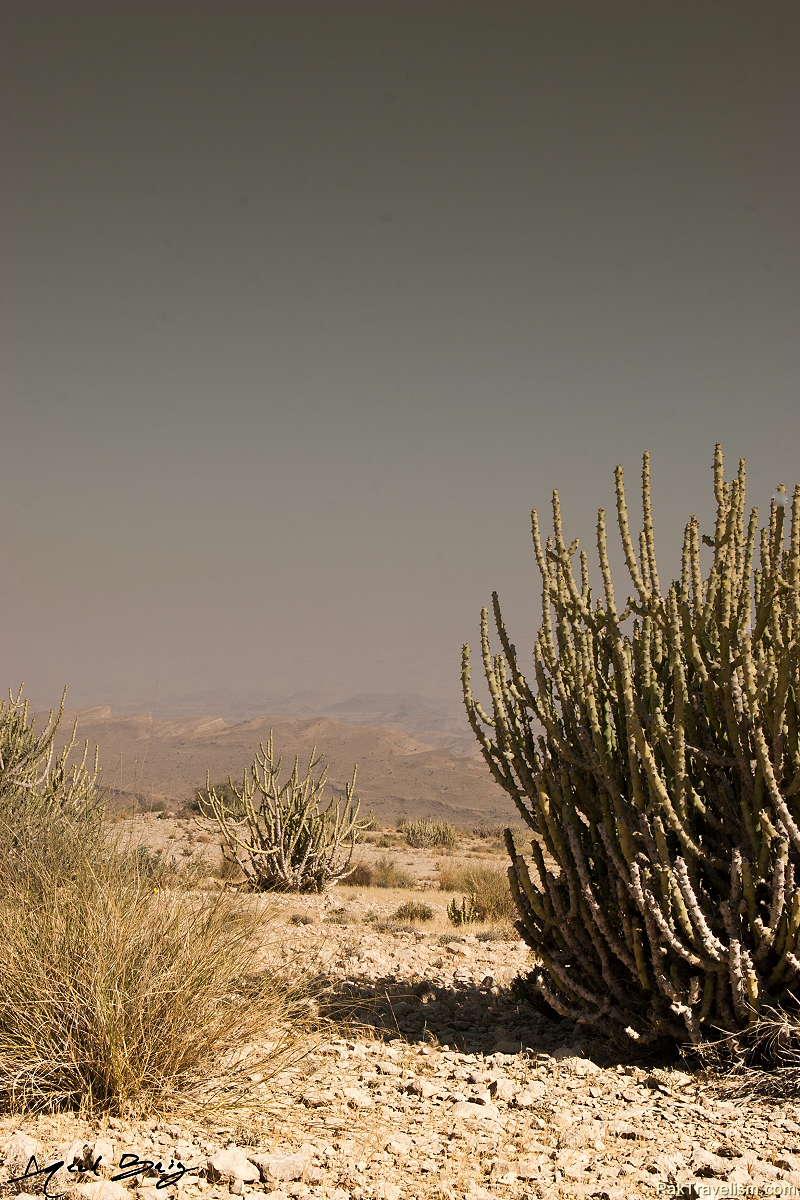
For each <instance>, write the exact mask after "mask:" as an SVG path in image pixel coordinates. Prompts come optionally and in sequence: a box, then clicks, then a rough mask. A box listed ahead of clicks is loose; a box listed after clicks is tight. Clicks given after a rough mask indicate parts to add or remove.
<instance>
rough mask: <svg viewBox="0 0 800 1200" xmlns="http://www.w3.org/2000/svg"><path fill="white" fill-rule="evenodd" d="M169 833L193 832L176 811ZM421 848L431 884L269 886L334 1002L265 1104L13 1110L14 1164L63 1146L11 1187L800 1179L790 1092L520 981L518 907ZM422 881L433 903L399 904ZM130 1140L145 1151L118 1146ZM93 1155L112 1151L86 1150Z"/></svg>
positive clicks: (121, 1197)
mask: <svg viewBox="0 0 800 1200" xmlns="http://www.w3.org/2000/svg"><path fill="white" fill-rule="evenodd" d="M148 828H149V827H148ZM187 828H188V827H187ZM166 832H167V831H165V829H164V828H161V827H159V830H158V837H160V838H162V840H163V839H164V838H165V836H166ZM171 836H172V839H173V842H175V843H176V844H180V841H181V839H182V838H183V837H184V836H185V837H187V838H191V837H192V834H191V833H190V832H187V833H185V834H184V832H182V828H181V827H180V826H179V825H176V826H175V830H173V833H172V835H171ZM153 837H155V825H153ZM151 840H152V839H151ZM167 840H169V839H167ZM471 850H472V853H474V854H475V855H476V856H478V857H480V855H481V854H483V855H484V856H487V855H489V854H490V852H489V851H488V850H486V849H483V850H482V848H481V847H480V846H477V848H476V847H474V846H473V847H472V848H471ZM413 858H414V855H413V853H411V854H408V853H407V854H406V861H407V863H408V862H413ZM418 859H419V861H418V864H417V865H418V877H419V879H420V882H421V890H419V889H415V890H412V891H409V890H404V891H402V892H401V891H397V890H392V889H378V888H344V887H340V888H337V889H336V890H335V891H334V892H333V893H332V894H331V895H329V896H327V897H323V898H321V897H299V898H298V897H295V898H279V899H277V900H274V901H271V902H270V908H271V912H272V917H271V920H270V921H269V922H268V923H267V925H266V927H268V928H269V930H270V936H269V938H268V940H267V943H265V951H264V955H265V961H270V960H271V961H280V960H281V959H287V958H288V959H294V960H297V961H303V960H305V959H306V958H308V957H309V956H310V957H313V960H314V969H315V971H316V973H317V976H318V978H319V980H320V981H324V1005H325V1007H326V1011H327V1012H328V1013H329V1016H330V1023H328V1024H326V1025H325V1026H324V1028H323V1032H322V1033H321V1034H320V1036H319V1037H318V1038H317V1040H316V1041H315V1042H314V1043H313V1044H312V1045H311V1046H310V1047H309V1050H308V1053H307V1055H306V1057H305V1058H304V1059H303V1061H302V1062H301V1063H300V1065H299V1066H298V1067H297V1068H296V1069H295V1070H294V1072H293V1074H292V1076H291V1078H287V1079H286V1080H282V1081H280V1082H279V1083H275V1084H272V1085H266V1086H265V1087H264V1088H263V1096H264V1105H263V1110H262V1111H260V1112H256V1113H254V1114H250V1115H240V1116H239V1117H238V1118H237V1117H235V1116H231V1117H230V1118H229V1119H227V1120H220V1119H218V1118H217V1119H206V1120H205V1121H203V1120H199V1119H198V1120H196V1121H189V1120H183V1119H182V1120H177V1118H173V1119H171V1120H160V1121H155V1122H153V1121H144V1122H142V1121H140V1122H124V1121H120V1120H115V1119H111V1120H103V1121H99V1122H96V1123H93V1124H92V1123H87V1122H85V1121H82V1120H79V1119H77V1118H72V1117H66V1116H63V1115H62V1116H41V1117H37V1118H25V1119H21V1118H15V1119H10V1118H5V1119H3V1120H2V1121H0V1157H2V1159H3V1160H4V1161H3V1165H2V1166H0V1179H3V1180H5V1181H7V1180H8V1179H9V1178H14V1177H15V1176H18V1175H20V1174H22V1173H23V1172H24V1170H25V1167H26V1165H27V1163H28V1160H29V1159H30V1157H31V1155H33V1154H35V1155H36V1158H37V1164H38V1165H39V1166H46V1165H49V1164H51V1163H57V1162H60V1161H63V1162H64V1163H65V1166H64V1167H62V1168H61V1169H60V1170H59V1171H58V1172H55V1173H54V1174H53V1175H52V1177H48V1176H47V1175H40V1176H37V1177H36V1178H33V1179H29V1180H25V1181H23V1182H20V1183H13V1184H9V1183H8V1182H5V1183H4V1184H2V1185H0V1195H2V1194H7V1195H8V1194H12V1193H14V1192H19V1191H27V1192H31V1193H41V1191H42V1190H43V1189H44V1187H45V1185H46V1187H47V1191H48V1193H49V1194H50V1195H55V1194H60V1193H64V1192H67V1191H70V1192H72V1193H74V1194H75V1195H76V1197H78V1196H80V1197H85V1198H86V1200H136V1196H139V1197H140V1198H141V1200H157V1197H160V1196H163V1195H164V1194H165V1192H166V1193H168V1194H173V1195H175V1194H179V1195H184V1196H186V1197H187V1200H194V1198H195V1197H202V1198H203V1200H212V1198H213V1200H216V1198H217V1197H220V1198H221V1197H225V1196H228V1195H229V1194H231V1193H233V1194H234V1195H248V1194H250V1193H252V1194H253V1195H258V1196H261V1197H269V1198H270V1200H284V1198H288V1197H305V1196H307V1197H309V1198H310V1200H316V1198H318V1200H415V1198H417V1197H424V1198H426V1200H428V1198H431V1200H438V1198H441V1200H462V1198H467V1197H469V1198H471V1200H481V1198H486V1200H488V1198H490V1197H492V1198H494V1197H498V1198H508V1200H517V1198H519V1200H522V1198H523V1197H524V1198H525V1200H534V1198H539V1197H541V1198H544V1197H547V1198H548V1200H550V1198H554V1200H555V1198H563V1200H567V1198H570V1197H575V1198H577V1197H596V1198H598V1200H600V1198H602V1197H606V1198H607V1200H634V1198H636V1197H651V1196H656V1195H670V1194H671V1195H683V1196H692V1195H697V1196H701V1195H702V1196H710V1195H741V1196H744V1195H764V1196H766V1195H770V1196H776V1195H784V1196H789V1195H800V1113H798V1111H797V1110H796V1108H795V1106H794V1105H791V1106H786V1105H785V1106H782V1107H781V1106H776V1105H768V1104H766V1103H764V1102H755V1101H752V1102H749V1103H743V1102H742V1101H739V1100H725V1099H724V1098H723V1099H720V1098H719V1096H718V1095H717V1094H716V1093H715V1092H714V1091H713V1090H712V1089H711V1088H710V1087H709V1086H708V1084H706V1083H704V1082H701V1081H700V1080H698V1078H696V1077H695V1076H693V1075H692V1074H690V1073H689V1072H687V1071H685V1070H682V1069H679V1068H677V1067H675V1066H674V1065H673V1066H664V1065H663V1064H662V1065H658V1064H653V1063H645V1062H642V1063H638V1064H636V1063H632V1062H631V1061H620V1060H619V1059H618V1058H615V1057H614V1056H613V1055H611V1054H610V1053H609V1051H608V1049H607V1048H606V1047H605V1046H603V1045H602V1044H600V1043H598V1042H592V1041H591V1040H589V1039H586V1038H584V1037H579V1036H576V1034H575V1032H574V1029H573V1028H572V1027H571V1026H569V1025H568V1024H567V1023H566V1022H560V1021H558V1022H556V1021H551V1020H549V1019H547V1018H546V1017H544V1016H540V1015H539V1014H538V1013H536V1012H535V1011H532V1010H531V1009H530V1008H529V1007H527V1006H526V1005H524V1004H522V1003H519V1002H518V1001H517V1000H516V999H515V998H514V992H513V990H512V989H511V988H510V987H509V985H510V984H511V982H512V980H513V979H514V977H515V976H516V975H518V974H519V972H520V971H524V970H525V968H526V965H527V964H528V955H527V952H526V949H525V947H524V945H523V944H522V943H520V942H519V941H517V940H509V933H508V931H507V930H504V929H502V928H491V927H479V928H478V929H477V930H475V929H473V928H472V927H469V929H470V931H469V932H464V930H463V929H454V928H453V927H452V926H450V925H449V922H448V920H447V916H446V911H445V908H446V902H447V899H448V897H447V896H446V895H444V894H442V893H441V892H438V891H436V890H434V888H433V886H432V879H431V864H432V861H433V860H432V858H431V856H426V855H419V856H418ZM496 861H498V862H499V861H500V859H499V858H497V859H496ZM426 885H427V886H426ZM410 896H413V897H415V898H416V899H420V898H424V900H425V901H426V902H427V903H429V904H430V906H431V907H432V908H433V909H434V917H433V919H432V920H428V921H425V922H419V923H418V925H408V924H403V923H402V922H398V921H397V920H395V919H393V914H394V913H395V911H396V909H397V907H398V905H399V903H400V902H401V901H402V900H404V899H408V898H409V897H410ZM125 1154H128V1155H136V1156H138V1159H137V1160H130V1159H129V1160H127V1167H126V1166H125V1161H126V1160H123V1165H122V1166H120V1160H121V1158H122V1156H123V1155H125ZM98 1155H102V1159H101V1162H100V1165H99V1168H98V1170H97V1171H96V1172H93V1171H91V1170H83V1171H81V1170H80V1167H81V1166H83V1167H84V1168H89V1167H91V1166H92V1165H93V1163H95V1162H96V1159H97V1156H98ZM178 1163H181V1164H183V1166H184V1167H185V1168H186V1169H187V1170H186V1173H185V1174H183V1175H182V1177H181V1178H177V1176H179V1175H180V1174H181V1168H180V1167H179V1166H176V1164H178ZM70 1164H71V1165H72V1168H73V1169H72V1170H71V1171H69V1172H68V1171H67V1169H66V1167H67V1165H70ZM145 1164H153V1165H152V1166H151V1167H146V1166H145ZM159 1168H160V1169H159ZM132 1172H135V1174H133V1177H132V1178H128V1179H122V1180H114V1179H113V1178H112V1177H113V1176H115V1175H120V1174H126V1173H132Z"/></svg>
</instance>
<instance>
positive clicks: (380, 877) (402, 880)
mask: <svg viewBox="0 0 800 1200" xmlns="http://www.w3.org/2000/svg"><path fill="white" fill-rule="evenodd" d="M415 884H416V880H415V879H414V878H413V877H412V876H411V875H409V873H408V872H407V871H404V870H403V869H402V867H398V866H397V864H396V863H393V862H392V860H391V859H390V858H388V857H387V856H386V855H385V854H384V855H382V856H381V857H380V858H379V859H377V860H376V861H375V862H374V863H366V862H359V863H356V865H355V867H354V868H353V870H352V871H351V872H350V874H349V875H348V876H347V878H346V879H343V880H342V885H343V886H344V887H378V888H413V887H414V886H415Z"/></svg>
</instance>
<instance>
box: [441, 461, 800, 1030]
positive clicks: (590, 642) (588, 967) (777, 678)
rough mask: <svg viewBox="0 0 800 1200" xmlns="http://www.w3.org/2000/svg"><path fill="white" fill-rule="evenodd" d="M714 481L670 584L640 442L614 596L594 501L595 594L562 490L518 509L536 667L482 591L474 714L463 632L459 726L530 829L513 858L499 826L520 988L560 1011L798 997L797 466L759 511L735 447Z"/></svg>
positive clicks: (743, 1011)
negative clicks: (531, 592)
mask: <svg viewBox="0 0 800 1200" xmlns="http://www.w3.org/2000/svg"><path fill="white" fill-rule="evenodd" d="M714 495H715V498H716V522H715V525H714V530H713V533H711V534H710V535H709V536H705V535H702V534H701V529H700V523H699V521H698V519H697V518H696V517H694V516H692V517H690V518H689V521H688V523H687V525H686V528H685V532H684V537H683V553H682V558H681V572H680V578H679V579H677V580H675V581H674V582H672V583H670V584H668V585H667V586H666V587H663V586H662V584H661V582H660V579H659V573H658V568H657V565H656V553H655V538H654V529H653V513H652V502H651V478H650V458H649V455H647V454H645V456H644V462H643V470H642V509H643V527H642V531H641V533H640V534H639V537H638V540H637V541H636V542H635V541H634V538H633V536H632V534H631V530H630V525H629V517H628V507H627V503H626V497H625V487H624V481H623V471H622V468H621V467H617V470H616V502H617V523H618V526H619V534H620V538H621V543H622V551H623V554H624V558H625V562H626V564H627V569H628V572H629V574H630V577H631V580H632V585H633V587H632V590H633V595H632V596H631V597H630V598H629V599H628V600H627V602H626V603H625V604H624V605H622V606H621V607H620V605H619V603H618V599H617V595H616V592H615V586H614V580H613V576H612V570H611V566H610V562H609V554H608V545H607V536H606V517H605V513H604V511H603V510H602V509H601V510H600V511H599V512H598V516H597V554H598V559H599V580H600V581H601V588H600V596H599V598H595V597H594V596H593V593H592V587H591V581H590V568H589V560H588V557H587V555H586V554H585V552H584V551H583V550H581V549H579V547H578V545H577V542H572V543H571V544H568V543H567V541H566V540H565V535H564V531H563V527H562V519H561V507H560V503H559V497H558V494H557V493H554V494H553V502H552V503H553V533H552V534H551V536H549V537H548V538H547V540H546V541H545V542H543V541H542V535H541V533H540V525H539V519H538V517H537V514H536V512H534V513H533V514H532V534H533V547H534V552H535V556H536V561H537V563H538V567H539V571H540V573H541V577H542V623H541V628H540V629H539V633H538V636H537V638H536V643H535V646H534V650H533V673H532V676H531V680H530V682H529V680H528V679H527V678H526V676H525V675H524V674H523V671H522V669H521V666H520V662H519V659H518V655H517V651H516V649H515V647H514V645H513V644H512V642H511V641H510V640H509V637H508V634H507V632H506V629H505V626H504V623H503V617H502V613H501V609H500V604H499V601H498V598H497V594H496V593H495V594H494V596H493V610H494V621H495V625H496V630H497V636H498V638H499V650H500V652H499V653H497V654H495V653H494V651H493V648H492V645H491V642H490V633H489V614H488V611H487V610H486V609H484V611H483V614H482V622H481V648H482V657H483V666H484V670H485V673H486V679H487V682H488V687H489V694H490V696H491V705H490V711H488V712H487V711H486V709H485V707H484V706H483V705H482V704H481V703H480V701H479V699H478V698H477V697H476V696H475V695H474V693H473V690H472V685H471V678H470V675H471V671H470V650H469V646H465V647H464V651H463V663H462V679H463V688H464V700H465V704H466V708H467V713H468V716H469V721H470V724H471V725H472V728H473V730H474V732H475V735H476V737H477V739H478V742H479V744H480V748H481V750H482V752H483V756H484V758H485V759H486V762H487V764H488V766H489V768H490V770H491V772H492V774H493V776H494V778H495V779H496V781H497V782H498V783H499V784H500V786H501V787H503V788H504V789H505V790H506V792H508V794H509V795H510V796H511V797H512V799H513V801H514V803H515V805H516V807H517V808H518V810H519V812H520V814H521V815H522V817H523V818H524V820H525V821H526V823H527V825H528V826H529V827H530V829H531V831H532V833H533V835H534V836H533V838H532V842H531V852H530V856H529V858H528V859H526V858H525V857H523V855H522V854H521V853H520V852H519V851H518V849H517V846H516V845H515V842H514V839H513V837H512V835H511V833H510V831H507V833H506V842H507V846H508V850H509V853H510V856H511V866H510V869H509V878H510V881H511V888H512V891H513V893H514V897H515V899H516V902H517V906H518V911H519V920H518V929H519V931H520V933H521V935H522V936H523V937H524V938H525V940H526V941H527V942H528V944H529V946H530V947H531V949H532V950H533V951H534V953H535V956H536V960H537V966H536V968H535V970H534V971H533V973H532V974H531V976H530V978H529V985H530V987H531V988H532V989H533V991H534V992H535V993H536V994H537V996H538V998H539V999H540V1000H543V1001H544V1002H545V1003H546V1004H547V1005H548V1006H549V1007H550V1008H551V1009H553V1010H555V1011H556V1012H557V1013H559V1014H561V1015H562V1016H564V1017H567V1018H571V1019H574V1020H575V1021H576V1022H578V1023H581V1024H585V1025H588V1026H594V1027H596V1028H597V1029H599V1030H601V1031H609V1032H612V1033H614V1034H618V1035H627V1036H628V1037H630V1038H633V1039H635V1040H637V1041H639V1042H642V1043H644V1042H652V1041H656V1040H660V1039H662V1038H664V1039H669V1040H673V1041H675V1042H683V1043H685V1042H687V1041H688V1042H691V1043H699V1042H702V1041H703V1040H704V1039H706V1038H708V1037H712V1036H714V1034H715V1032H717V1031H719V1030H724V1031H729V1032H731V1033H735V1032H738V1031H743V1030H747V1029H749V1028H750V1027H752V1026H753V1025H755V1024H756V1023H757V1022H758V1020H759V1013H762V1014H763V1013H765V1012H767V1011H770V1010H772V1009H774V1008H775V1007H776V1006H779V1007H784V1008H787V1007H789V1008H791V1007H792V1006H793V1005H796V1001H795V1000H794V997H795V996H797V995H800V992H798V988H800V944H799V943H800V888H799V887H798V883H799V882H800V732H799V731H800V485H798V486H797V487H795V490H794V496H793V500H792V501H791V506H790V504H789V501H788V500H787V499H786V498H785V495H784V492H783V490H782V489H779V492H778V494H777V495H776V496H775V497H773V499H772V501H771V504H770V509H769V516H768V518H767V519H766V521H765V522H764V523H763V524H762V523H760V520H759V514H758V510H757V509H752V510H751V511H750V513H749V514H748V512H747V509H746V476H745V464H744V462H743V461H742V462H740V464H739V469H738V473H737V475H736V478H735V479H732V480H730V481H726V480H725V473H724V462H723V454H722V450H721V448H720V447H719V446H717V448H716V452H715V457H714ZM704 547H707V548H708V549H707V550H704ZM576 557H577V564H576ZM704 559H705V560H706V561H705V562H704ZM576 568H577V569H576Z"/></svg>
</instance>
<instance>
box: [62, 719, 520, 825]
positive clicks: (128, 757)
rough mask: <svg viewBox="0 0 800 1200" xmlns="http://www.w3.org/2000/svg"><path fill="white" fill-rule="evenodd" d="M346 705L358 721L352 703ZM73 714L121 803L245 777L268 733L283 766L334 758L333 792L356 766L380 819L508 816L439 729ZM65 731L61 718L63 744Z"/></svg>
mask: <svg viewBox="0 0 800 1200" xmlns="http://www.w3.org/2000/svg"><path fill="white" fill-rule="evenodd" d="M356 699H358V698H353V700H356ZM345 707H347V708H348V711H350V712H351V713H353V712H355V713H357V714H359V715H361V712H360V710H359V708H358V706H357V704H355V703H353V702H352V701H348V702H345ZM76 715H77V718H78V735H79V738H81V739H82V740H88V742H89V743H90V745H92V746H94V745H97V746H98V747H99V750H100V761H101V764H102V768H103V781H104V783H105V784H106V785H107V786H108V787H109V788H110V789H113V791H114V793H115V795H116V797H117V798H118V799H121V798H124V797H125V796H130V798H131V800H133V798H134V797H136V796H140V797H145V798H147V799H149V800H153V799H165V800H167V801H168V802H169V803H171V804H181V803H183V802H185V801H186V800H188V799H190V798H191V796H192V795H193V794H194V791H195V789H196V788H197V787H200V786H202V784H203V783H204V782H205V779H206V773H207V772H208V773H210V776H211V778H212V780H219V779H224V778H226V777H227V776H228V775H229V774H232V775H234V776H237V775H240V774H241V772H242V770H243V768H244V767H245V766H246V764H247V763H248V762H249V761H250V760H251V758H252V756H253V754H254V752H255V750H256V748H257V746H258V743H259V741H260V740H263V739H265V738H266V737H267V735H268V733H269V730H270V728H272V729H273V730H274V733H275V740H276V744H277V746H278V748H279V749H280V750H281V751H282V753H283V754H284V763H285V765H286V766H287V767H289V766H291V761H292V758H293V756H294V754H299V755H300V758H301V760H302V759H304V758H307V756H308V755H309V754H310V752H311V750H312V748H313V747H314V746H316V747H317V749H318V750H319V751H320V752H322V753H323V754H324V755H325V756H326V758H327V760H328V763H329V768H330V771H329V779H330V783H331V785H332V787H334V788H336V789H340V788H343V787H344V784H345V782H346V781H347V780H349V778H350V775H351V772H352V767H353V764H354V763H358V790H359V794H360V796H361V799H362V805H363V808H364V809H365V810H366V809H370V808H371V809H373V810H374V811H375V813H376V814H377V816H378V817H379V819H380V820H382V821H393V820H396V819H397V818H399V817H401V816H414V815H421V814H423V813H431V814H436V815H439V816H442V817H446V818H447V819H449V820H452V821H455V822H457V823H461V824H470V823H477V822H481V821H502V820H505V819H507V818H508V817H510V816H512V808H511V806H510V804H509V802H508V801H507V799H506V797H505V795H504V793H503V792H502V791H501V790H500V789H499V788H498V787H497V786H496V785H495V783H494V782H493V781H492V779H491V777H490V776H489V774H488V771H487V770H486V767H485V765H484V764H483V762H482V760H481V759H480V758H478V757H477V756H475V755H474V754H473V755H464V754H459V753H457V752H456V751H454V750H453V748H452V747H451V746H449V745H447V744H441V742H442V741H443V740H444V739H443V737H442V735H437V734H436V733H435V732H434V734H433V735H432V736H431V737H427V738H424V737H422V736H419V735H417V734H415V733H413V732H411V731H410V730H408V729H407V728H402V727H400V725H399V724H393V725H382V724H376V723H373V724H367V723H366V722H365V721H362V720H360V719H355V718H354V717H353V716H351V717H350V719H349V720H342V719H340V718H338V719H337V718H336V717H333V716H329V715H326V714H319V713H317V714H313V715H306V714H303V715H291V714H286V713H285V712H277V713H274V712H273V713H261V714H259V715H258V716H250V717H249V718H248V719H246V720H240V721H230V720H228V719H226V718H224V717H221V716H209V715H208V714H207V713H206V714H202V715H196V716H188V715H185V714H181V715H178V716H175V715H173V716H155V715H153V714H152V713H131V714H124V713H115V712H114V711H113V710H112V709H110V708H109V707H108V706H95V707H93V708H91V709H86V710H83V711H79V712H78V713H77V714H68V716H73V717H74V716H76ZM66 730H67V722H66V721H65V723H64V731H63V733H62V734H61V737H62V740H63V737H64V736H66Z"/></svg>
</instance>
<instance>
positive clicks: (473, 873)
mask: <svg viewBox="0 0 800 1200" xmlns="http://www.w3.org/2000/svg"><path fill="white" fill-rule="evenodd" d="M438 883H439V890H440V891H441V892H456V893H460V894H461V895H463V896H473V897H474V898H475V906H476V907H480V909H481V910H482V911H483V913H484V916H483V917H482V918H481V919H482V920H484V921H509V922H510V921H513V920H514V918H515V917H516V915H517V906H516V904H515V903H514V897H513V895H512V893H511V888H510V886H509V882H508V871H507V870H504V869H502V868H500V867H490V866H473V865H471V864H469V863H456V864H454V865H453V866H450V865H449V864H447V865H445V864H440V865H439V868H438Z"/></svg>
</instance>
